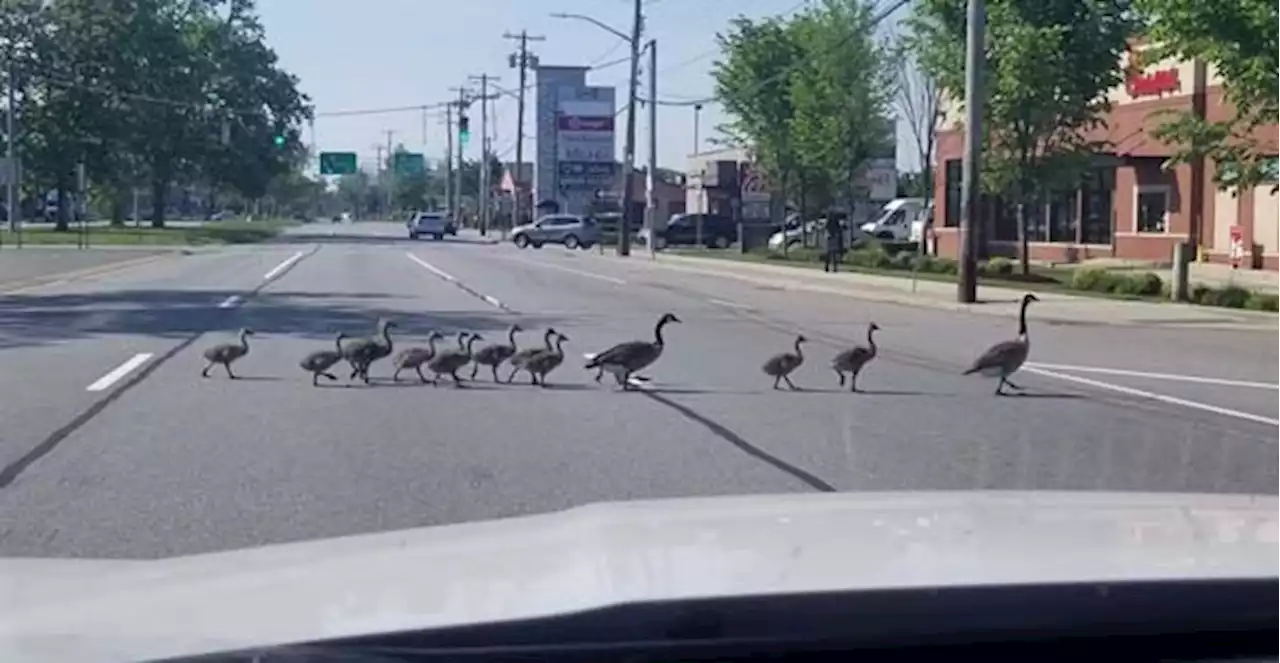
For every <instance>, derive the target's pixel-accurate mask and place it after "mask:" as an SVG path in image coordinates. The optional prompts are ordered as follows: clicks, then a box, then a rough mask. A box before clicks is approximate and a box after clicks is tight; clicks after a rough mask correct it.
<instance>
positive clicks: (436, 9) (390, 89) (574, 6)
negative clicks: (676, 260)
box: [258, 0, 917, 170]
mask: <svg viewBox="0 0 1280 663" xmlns="http://www.w3.org/2000/svg"><path fill="white" fill-rule="evenodd" d="M800 5H801V2H800V0H645V14H646V18H647V21H646V34H645V37H646V38H655V39H657V40H658V54H659V60H658V72H659V76H658V96H659V98H660V99H670V100H684V99H696V98H702V97H706V96H711V93H712V83H711V77H710V69H711V65H712V63H713V62H714V61H715V59H716V57H717V55H718V53H717V51H716V43H715V34H716V32H718V31H720V30H723V29H724V28H726V27H727V26H728V23H729V21H730V19H732V18H733V17H734V16H737V15H739V14H745V15H747V16H751V17H762V16H769V15H777V14H782V13H784V12H788V11H795V10H796V9H797V8H798V7H799V6H800ZM630 7H631V2H630V0H466V1H462V2H457V1H451V2H444V1H442V0H364V2H361V3H356V2H353V1H352V0H259V2H258V8H259V11H260V13H261V15H262V19H263V22H264V24H265V25H266V29H267V39H268V42H269V43H270V44H271V46H272V47H273V48H274V49H275V50H276V52H277V53H278V54H279V56H280V60H281V65H282V66H283V67H284V68H286V69H288V70H289V71H291V72H293V73H294V74H295V75H297V76H298V77H299V78H300V79H301V88H302V90H303V91H304V92H306V93H307V94H308V95H310V96H311V99H312V101H313V103H314V104H315V106H316V112H317V114H318V115H319V117H318V118H317V119H316V123H315V133H316V142H317V143H318V144H319V147H320V149H322V150H331V151H355V152H358V153H359V154H360V155H361V158H362V160H363V159H366V158H367V159H372V158H373V155H374V153H375V148H374V146H375V145H379V144H385V143H386V140H387V137H386V133H385V132H386V131H388V130H391V131H394V132H395V134H394V137H393V140H394V142H396V143H401V142H403V143H404V144H405V146H406V147H408V148H409V149H411V150H413V151H419V150H423V149H425V151H426V153H427V156H428V158H430V159H437V158H440V157H441V156H442V155H443V153H444V149H445V128H444V123H443V118H442V117H440V116H439V115H438V113H436V114H433V115H432V116H431V117H430V119H429V120H428V122H427V123H426V127H425V130H426V131H425V143H424V126H423V125H424V122H423V113H422V112H420V111H402V112H387V113H377V114H367V115H358V116H346V117H324V114H325V113H330V112H334V111H349V110H363V109H384V108H403V107H408V106H416V105H423V104H429V103H435V102H442V101H446V100H448V99H450V98H456V96H457V93H456V92H452V93H451V92H449V88H450V87H456V86H459V85H462V84H464V83H465V82H466V80H467V77H468V76H474V75H479V74H481V73H487V74H490V75H493V76H497V77H499V78H500V81H499V82H498V83H497V84H498V85H500V86H503V87H507V88H511V89H515V88H516V87H517V83H516V81H517V78H516V77H517V72H516V71H515V70H513V69H510V68H508V65H507V56H508V54H509V53H511V52H512V51H513V49H514V47H515V44H514V43H513V42H512V41H510V40H507V39H503V36H502V35H503V33H504V32H508V31H509V32H518V31H519V30H520V29H522V28H525V29H528V30H529V33H530V34H532V35H542V36H544V37H546V41H542V42H537V43H535V44H532V50H533V51H534V52H535V53H536V54H537V55H538V56H539V57H540V58H541V60H542V63H543V64H546V65H577V66H585V65H592V64H596V63H602V62H609V61H613V60H617V59H618V58H621V57H624V56H625V55H626V54H627V49H626V45H625V43H624V42H622V41H621V40H620V39H618V38H617V37H615V36H613V35H611V34H609V33H607V32H605V31H603V30H601V29H599V28H596V27H594V26H592V25H588V24H586V23H582V22H578V21H569V20H564V19H557V18H552V17H551V16H550V13H552V12H565V13H580V14H588V15H590V16H592V17H595V18H597V19H599V20H600V21H603V22H605V23H608V24H610V25H612V26H614V27H616V28H618V29H620V30H623V31H625V29H626V27H627V25H628V21H629V16H630V14H629V12H630ZM902 13H903V12H901V11H900V12H898V15H896V16H894V17H893V18H892V19H891V20H890V21H886V23H885V24H884V25H883V26H882V31H894V30H896V27H897V26H896V23H897V19H898V18H899V17H900V15H901V14H902ZM626 76H627V67H626V65H625V64H619V65H614V66H611V67H607V68H603V69H600V70H596V71H592V72H591V73H589V74H588V82H589V83H591V84H593V85H614V86H617V87H618V97H619V98H623V97H624V92H623V89H624V88H625V85H626ZM530 82H532V80H530ZM642 89H643V88H642ZM529 103H532V98H531V97H530V99H529ZM477 110H478V109H477ZM496 116H497V118H496V123H495V126H496V137H495V139H494V146H495V150H496V151H497V152H499V153H500V154H502V153H506V159H507V160H512V159H514V156H513V155H514V151H513V148H514V143H515V121H516V103H515V100H514V99H512V98H510V97H504V98H503V99H502V100H500V101H498V102H497V104H496ZM645 117H646V116H645V114H644V113H641V115H640V122H639V123H638V124H637V126H638V128H639V130H640V131H641V133H640V136H641V142H640V146H639V148H638V152H637V157H638V158H639V159H642V160H643V159H645V158H647V154H646V152H645V143H644V142H643V136H644V135H645V134H644V133H643V132H644V131H645V130H646V125H645V124H644V120H645ZM722 120H723V116H722V115H721V113H720V109H719V108H718V107H717V106H716V105H715V104H709V105H707V106H705V107H704V109H703V111H702V113H701V121H700V126H701V136H702V139H703V141H704V145H706V142H705V141H706V139H707V138H708V137H709V136H711V135H712V134H713V132H714V127H715V125H716V124H718V123H719V122H721V121H722ZM532 121H533V112H532V108H531V107H530V108H529V109H526V114H525V127H526V133H530V128H531V127H532ZM658 127H659V133H658V163H659V165H661V166H663V167H667V168H674V169H677V170H683V169H684V167H685V156H686V155H687V154H688V153H689V152H691V151H692V150H693V110H692V109H691V108H660V109H659V111H658ZM471 130H472V135H473V138H472V141H471V145H470V146H469V150H468V151H469V152H470V153H469V154H468V157H469V158H474V157H475V156H478V154H479V149H480V148H479V144H480V143H479V140H478V139H479V130H480V127H479V117H478V114H477V113H473V115H472V128H471ZM898 133H899V148H898V154H899V156H898V159H899V168H901V169H914V165H915V164H914V162H915V161H917V159H916V158H914V157H913V156H911V155H912V154H913V153H914V149H912V148H910V147H909V144H908V142H905V141H907V139H906V136H905V131H904V130H903V129H902V128H901V127H900V128H899V132H898ZM619 134H621V132H619ZM491 135H493V134H491ZM618 142H619V145H618V148H619V153H621V149H622V145H621V143H622V140H621V135H619V141H618ZM532 149H533V141H532V139H531V138H529V137H528V136H526V143H525V155H526V157H525V159H526V160H529V159H531V158H532V157H531V156H530V155H531V154H532Z"/></svg>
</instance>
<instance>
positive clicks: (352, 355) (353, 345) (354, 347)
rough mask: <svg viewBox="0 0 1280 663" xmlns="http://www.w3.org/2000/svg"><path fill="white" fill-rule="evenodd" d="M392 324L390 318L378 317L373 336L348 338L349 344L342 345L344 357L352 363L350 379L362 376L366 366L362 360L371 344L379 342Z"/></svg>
mask: <svg viewBox="0 0 1280 663" xmlns="http://www.w3.org/2000/svg"><path fill="white" fill-rule="evenodd" d="M390 324H392V323H391V321H390V320H388V319H386V318H378V324H377V325H376V326H375V327H374V332H373V336H365V337H361V338H348V340H347V344H346V345H343V346H342V358H343V359H345V360H347V363H348V364H350V365H351V375H350V377H349V378H348V379H351V380H354V379H356V378H357V377H360V374H361V371H362V370H363V368H364V366H363V363H362V361H363V359H364V355H365V353H367V352H368V351H369V346H370V345H375V344H377V342H378V339H379V337H380V336H382V335H383V333H384V332H385V331H386V328H387V326H388V325H390Z"/></svg>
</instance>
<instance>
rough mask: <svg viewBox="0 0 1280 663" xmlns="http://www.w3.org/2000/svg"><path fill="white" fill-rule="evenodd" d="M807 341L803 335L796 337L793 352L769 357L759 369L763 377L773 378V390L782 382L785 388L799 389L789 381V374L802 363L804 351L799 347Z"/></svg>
mask: <svg viewBox="0 0 1280 663" xmlns="http://www.w3.org/2000/svg"><path fill="white" fill-rule="evenodd" d="M808 340H809V339H807V338H805V337H804V335H799V336H796V342H795V346H794V347H795V351H794V352H783V353H780V354H776V355H774V356H772V357H769V359H768V361H766V362H765V363H764V366H761V367H760V368H761V370H763V371H764V374H765V375H768V376H770V377H772V378H773V388H774V389H777V388H778V382H779V381H784V380H785V381H786V383H787V386H788V387H790V388H791V389H792V390H793V391H795V390H798V389H799V387H797V386H796V385H795V383H794V382H792V381H791V373H792V372H794V371H795V370H796V369H797V368H800V365H801V364H803V363H804V350H801V349H800V346H801V345H803V344H804V343H805V342H806V341H808Z"/></svg>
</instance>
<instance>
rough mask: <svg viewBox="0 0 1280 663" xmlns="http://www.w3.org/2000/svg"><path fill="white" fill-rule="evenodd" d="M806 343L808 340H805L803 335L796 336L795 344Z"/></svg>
mask: <svg viewBox="0 0 1280 663" xmlns="http://www.w3.org/2000/svg"><path fill="white" fill-rule="evenodd" d="M808 342H809V339H807V338H805V337H804V334H800V335H799V336H796V343H808Z"/></svg>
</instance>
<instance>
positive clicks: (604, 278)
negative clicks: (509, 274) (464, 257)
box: [508, 258, 627, 285]
mask: <svg viewBox="0 0 1280 663" xmlns="http://www.w3.org/2000/svg"><path fill="white" fill-rule="evenodd" d="M508 260H511V261H512V262H518V263H520V264H522V265H532V266H534V267H546V268H547V269H555V270H559V271H561V272H565V273H567V274H576V275H578V276H585V277H587V278H589V279H596V280H598V281H604V282H606V283H612V284H614V285H626V284H627V282H626V281H623V280H622V279H619V278H614V277H612V276H605V275H604V274H596V273H595V272H586V271H583V270H581V269H574V268H572V267H562V266H560V265H553V264H551V263H546V262H538V261H535V260H522V259H520V258H508Z"/></svg>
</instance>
